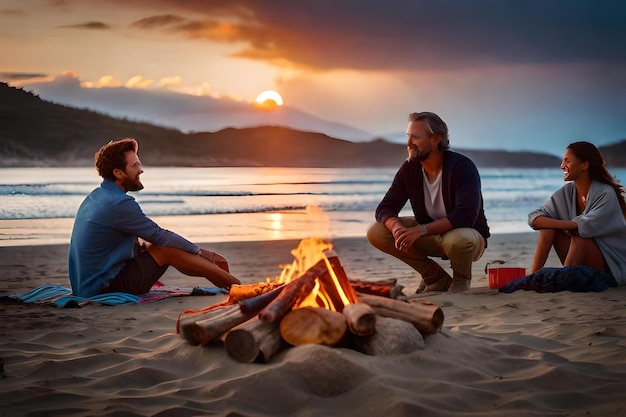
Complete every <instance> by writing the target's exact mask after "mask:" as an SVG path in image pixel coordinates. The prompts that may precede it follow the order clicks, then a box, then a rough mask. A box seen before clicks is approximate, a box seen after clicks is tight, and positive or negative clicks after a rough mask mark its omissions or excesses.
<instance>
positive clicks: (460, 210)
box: [367, 112, 490, 292]
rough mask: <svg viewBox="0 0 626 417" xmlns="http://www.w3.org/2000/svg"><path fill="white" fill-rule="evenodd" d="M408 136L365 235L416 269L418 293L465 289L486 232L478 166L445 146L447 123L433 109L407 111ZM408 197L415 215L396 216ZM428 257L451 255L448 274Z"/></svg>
mask: <svg viewBox="0 0 626 417" xmlns="http://www.w3.org/2000/svg"><path fill="white" fill-rule="evenodd" d="M406 136H407V150H408V154H409V156H408V158H407V159H406V161H405V162H404V163H403V164H402V166H401V167H400V169H399V170H398V171H397V172H396V175H395V177H394V179H393V182H392V184H391V186H390V187H389V190H388V191H387V193H386V194H385V197H384V198H383V200H382V201H381V202H380V204H379V205H378V207H377V209H376V223H373V224H372V225H371V226H370V227H369V229H368V231H367V239H368V240H369V242H370V243H371V244H372V245H373V246H374V247H376V248H378V249H380V250H381V251H383V252H385V253H388V254H390V255H392V256H395V257H396V258H398V259H400V260H401V261H403V262H405V263H406V264H408V265H409V266H410V267H412V268H413V269H415V270H416V271H417V272H419V273H420V275H421V276H422V283H421V285H419V286H418V289H417V292H422V291H448V292H463V291H467V290H468V289H469V287H470V281H471V279H472V262H475V261H477V260H479V259H480V257H481V256H482V254H483V252H484V250H485V248H486V247H487V238H489V236H490V233H489V226H488V225H487V219H486V218H485V213H484V210H483V197H482V192H481V184H480V175H479V174H478V169H477V168H476V165H474V163H473V162H472V161H471V160H470V159H469V158H468V157H466V156H464V155H461V154H459V153H457V152H452V151H450V150H449V148H450V141H449V138H448V126H447V125H446V123H445V122H444V121H443V120H442V119H441V118H440V117H439V116H438V115H436V114H434V113H430V112H420V113H411V114H410V115H409V125H408V127H407V130H406ZM407 201H410V202H411V208H412V211H413V216H410V217H399V213H400V211H401V210H402V208H403V207H404V206H405V204H406V202H407ZM432 257H439V258H442V259H449V260H450V267H451V268H452V277H450V275H449V274H448V273H447V272H446V271H445V270H444V269H443V268H442V267H441V266H440V265H439V264H438V263H437V262H436V261H434V260H433V259H431V258H432Z"/></svg>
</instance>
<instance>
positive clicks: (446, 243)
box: [441, 228, 485, 260]
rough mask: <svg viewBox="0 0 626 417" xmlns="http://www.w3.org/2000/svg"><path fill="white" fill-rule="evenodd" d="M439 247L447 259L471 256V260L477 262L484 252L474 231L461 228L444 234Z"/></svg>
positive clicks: (480, 237) (483, 244) (481, 243)
mask: <svg viewBox="0 0 626 417" xmlns="http://www.w3.org/2000/svg"><path fill="white" fill-rule="evenodd" d="M441 246H442V248H443V251H444V252H445V254H446V256H447V257H448V258H454V257H456V256H465V255H466V254H473V256H472V258H474V259H475V260H477V258H479V257H480V255H482V251H484V246H485V243H484V239H483V237H482V236H481V235H480V233H478V232H477V231H476V230H473V229H466V228H462V229H453V230H452V231H450V232H448V233H446V234H445V235H444V236H443V238H442V240H441Z"/></svg>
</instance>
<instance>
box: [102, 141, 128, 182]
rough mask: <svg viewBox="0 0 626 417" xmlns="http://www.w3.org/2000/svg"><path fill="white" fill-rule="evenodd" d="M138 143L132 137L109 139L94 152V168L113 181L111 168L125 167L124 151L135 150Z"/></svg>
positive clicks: (122, 168) (123, 168)
mask: <svg viewBox="0 0 626 417" xmlns="http://www.w3.org/2000/svg"><path fill="white" fill-rule="evenodd" d="M137 149H139V144H138V143H137V141H136V140H135V139H133V138H124V139H120V140H117V141H113V140H112V141H110V142H109V143H107V144H106V145H104V146H103V147H102V148H100V150H99V151H98V152H96V154H95V160H96V170H97V171H98V174H99V175H100V176H101V177H102V178H104V179H107V180H111V181H115V179H116V178H115V175H114V174H113V170H115V169H121V170H125V169H126V152H129V151H132V152H137Z"/></svg>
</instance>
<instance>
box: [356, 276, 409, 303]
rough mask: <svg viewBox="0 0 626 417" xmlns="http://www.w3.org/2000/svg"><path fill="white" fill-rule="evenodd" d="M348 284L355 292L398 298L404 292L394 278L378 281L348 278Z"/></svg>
mask: <svg viewBox="0 0 626 417" xmlns="http://www.w3.org/2000/svg"><path fill="white" fill-rule="evenodd" d="M350 285H351V286H352V288H354V290H355V291H356V292H357V293H364V294H371V295H379V296H381V297H387V298H398V297H400V296H402V295H404V293H403V292H402V289H403V288H404V287H403V286H402V285H398V280H397V279H395V278H389V279H383V280H378V281H364V280H350Z"/></svg>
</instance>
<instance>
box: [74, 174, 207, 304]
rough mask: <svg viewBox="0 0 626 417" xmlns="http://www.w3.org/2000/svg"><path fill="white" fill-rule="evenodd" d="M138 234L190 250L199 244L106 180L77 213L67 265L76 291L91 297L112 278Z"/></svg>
mask: <svg viewBox="0 0 626 417" xmlns="http://www.w3.org/2000/svg"><path fill="white" fill-rule="evenodd" d="M137 237H140V238H142V239H143V240H145V241H147V242H150V243H153V244H155V245H159V246H170V247H175V248H179V249H182V250H184V251H187V252H191V253H199V252H200V248H199V247H198V246H196V245H194V244H193V243H191V242H189V241H188V240H187V239H185V238H183V237H182V236H180V235H178V234H176V233H173V232H171V231H169V230H166V229H163V228H161V227H160V226H159V225H158V224H156V223H155V222H154V221H152V220H151V219H149V218H148V217H147V216H146V215H145V214H144V213H143V211H142V210H141V208H140V207H139V204H137V201H135V199H134V198H133V197H132V196H129V195H127V194H126V193H125V192H124V191H123V190H122V189H121V188H119V187H118V186H117V185H116V184H115V183H114V182H112V181H110V180H104V181H103V182H102V184H100V187H98V188H96V189H95V190H93V191H92V192H91V193H90V194H89V195H88V196H87V197H86V198H85V200H84V201H83V203H82V204H81V206H80V207H79V209H78V212H77V213H76V219H75V220H74V228H73V230H72V237H71V240H70V248H69V256H68V268H69V271H68V272H69V278H70V284H71V286H72V290H73V293H74V294H75V295H78V296H80V297H91V296H93V295H96V294H98V293H99V292H100V288H101V287H102V286H103V285H106V284H107V283H108V282H109V281H110V280H111V279H113V278H114V277H115V276H116V275H117V274H118V273H119V272H120V271H121V270H122V268H123V267H124V265H125V264H126V261H128V260H129V259H131V258H132V257H133V256H134V249H135V243H136V242H137Z"/></svg>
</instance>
